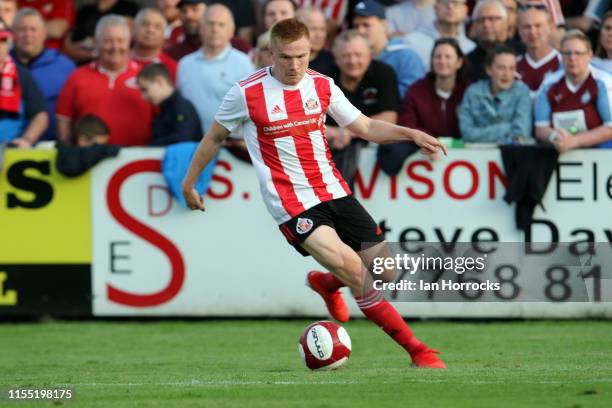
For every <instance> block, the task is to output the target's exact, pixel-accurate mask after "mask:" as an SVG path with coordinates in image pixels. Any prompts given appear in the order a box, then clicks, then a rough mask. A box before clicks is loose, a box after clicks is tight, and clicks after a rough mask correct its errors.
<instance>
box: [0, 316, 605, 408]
mask: <svg viewBox="0 0 612 408" xmlns="http://www.w3.org/2000/svg"><path fill="white" fill-rule="evenodd" d="M308 323H310V321H275V320H260V321H243V320H225V321H152V322H133V321H128V322H116V321H114V322H104V321H103V322H50V323H42V324H6V323H5V324H0V388H1V389H2V392H3V393H4V394H6V389H7V388H8V387H14V388H20V387H21V388H48V387H54V388H61V387H63V386H69V387H71V388H73V389H74V390H75V400H74V401H65V402H62V403H59V402H55V403H54V402H51V401H45V402H26V403H11V402H8V401H7V400H6V395H3V396H2V397H0V406H7V407H11V406H14V407H29V406H32V407H44V406H66V407H133V406H138V407H220V408H224V407H266V408H273V407H279V408H280V407H282V408H285V407H309V408H312V407H351V408H355V407H375V408H378V407H393V408H397V407H427V408H429V407H538V408H541V407H567V408H577V407H606V408H609V407H612V324H611V323H610V322H605V321H532V322H492V323H463V322H415V323H412V324H411V325H412V328H413V329H414V331H415V333H416V334H417V335H418V336H419V337H420V338H422V339H423V340H424V341H426V342H427V343H428V344H429V345H430V346H431V347H434V348H438V349H440V350H441V351H442V352H443V354H442V358H443V359H444V361H445V362H446V364H447V365H448V367H449V368H448V369H447V370H426V369H415V368H411V367H410V361H409V359H408V356H407V355H406V354H405V353H404V352H403V350H401V349H400V348H399V347H398V346H397V345H395V343H393V342H392V341H391V340H390V339H388V338H387V336H386V335H385V334H384V333H383V332H382V331H380V330H379V329H378V328H377V327H375V326H374V325H372V324H371V323H369V322H367V321H360V320H357V321H351V322H349V323H347V324H346V325H345V327H346V328H347V330H348V332H349V334H350V335H351V338H352V341H353V354H352V356H351V358H350V360H349V362H348V364H347V365H346V366H345V367H343V368H342V369H340V370H338V371H335V372H311V371H309V370H307V369H306V368H305V367H303V366H302V362H301V360H300V358H299V355H298V352H297V341H298V338H299V336H300V334H301V332H302V330H303V328H304V327H305V326H306V325H307V324H308Z"/></svg>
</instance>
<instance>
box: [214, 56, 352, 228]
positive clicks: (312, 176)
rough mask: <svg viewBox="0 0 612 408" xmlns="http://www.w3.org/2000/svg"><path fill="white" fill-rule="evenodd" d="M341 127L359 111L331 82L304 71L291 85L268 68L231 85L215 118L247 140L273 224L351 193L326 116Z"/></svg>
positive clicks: (280, 222) (313, 72)
mask: <svg viewBox="0 0 612 408" xmlns="http://www.w3.org/2000/svg"><path fill="white" fill-rule="evenodd" d="M327 113H329V114H330V115H331V116H332V118H334V120H335V121H336V122H337V123H338V124H339V125H340V126H346V125H348V124H350V123H352V122H353V121H355V120H356V119H357V117H358V116H359V115H360V114H361V112H360V111H359V110H358V109H357V108H355V107H354V106H353V105H352V104H351V103H350V102H349V101H348V99H346V97H345V96H344V94H343V93H342V91H341V90H340V89H339V88H338V86H336V84H335V83H334V82H333V80H332V79H331V78H329V77H327V76H325V75H322V74H319V73H318V72H315V71H312V70H307V71H306V74H305V75H304V78H302V80H301V81H300V82H299V83H298V84H297V85H295V86H290V85H285V84H283V83H281V82H279V81H278V80H277V79H276V78H274V77H273V76H272V74H271V71H270V67H268V68H264V69H261V70H259V71H257V72H255V73H254V74H252V75H251V76H249V77H247V78H246V79H244V80H243V81H240V82H238V83H237V84H235V85H234V86H233V87H232V88H231V89H230V90H229V92H228V93H227V94H226V95H225V98H224V99H223V102H222V103H221V106H220V107H219V110H218V111H217V114H216V115H215V120H216V121H217V122H218V123H219V124H220V125H222V126H223V127H225V128H226V129H228V130H229V131H230V132H233V133H241V134H242V135H243V136H244V139H245V141H246V145H247V148H248V150H249V154H250V156H251V160H252V162H253V166H254V167H255V171H256V173H257V177H258V179H259V186H260V189H261V193H262V197H263V199H264V202H265V203H266V206H267V207H268V211H269V212H270V214H272V216H273V217H274V219H275V220H276V222H277V223H279V224H282V223H283V222H285V221H287V220H289V219H291V218H293V217H295V216H297V215H299V214H301V213H302V212H304V211H306V210H307V209H309V208H311V207H314V206H315V205H317V204H319V203H322V202H325V201H329V200H332V199H336V198H341V197H344V196H346V195H349V194H351V191H350V189H349V187H348V185H347V184H346V181H344V179H343V178H342V176H341V175H340V172H339V171H338V170H337V169H336V166H335V165H334V162H333V160H332V158H331V153H330V150H329V146H328V145H327V140H326V139H325V115H326V114H327Z"/></svg>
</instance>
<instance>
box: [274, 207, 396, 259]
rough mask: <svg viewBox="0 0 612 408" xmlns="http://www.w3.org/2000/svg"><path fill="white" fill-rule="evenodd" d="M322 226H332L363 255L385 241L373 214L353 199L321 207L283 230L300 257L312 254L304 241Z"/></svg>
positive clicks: (309, 211)
mask: <svg viewBox="0 0 612 408" xmlns="http://www.w3.org/2000/svg"><path fill="white" fill-rule="evenodd" d="M321 225H328V226H330V227H332V228H333V229H334V230H336V233H337V234H338V236H339V237H340V239H341V240H342V242H344V243H345V244H346V245H348V246H349V247H351V248H352V249H353V250H355V251H356V252H359V251H361V250H363V249H366V248H367V247H368V243H370V245H369V246H372V245H373V244H374V243H379V242H382V241H384V239H385V238H384V237H383V233H382V230H381V229H380V227H379V226H378V224H376V222H374V220H373V219H372V217H371V216H370V214H368V212H367V211H366V209H365V208H363V206H362V205H361V204H360V203H359V201H357V199H355V197H353V196H347V197H342V198H338V199H336V200H331V201H326V202H324V203H321V204H318V205H316V206H314V207H312V208H309V209H308V210H306V211H304V212H303V213H301V214H300V215H298V216H296V217H294V218H292V219H290V220H289V221H287V222H285V223H283V224H281V225H279V228H280V230H281V232H282V233H283V235H284V236H285V238H287V241H288V242H289V244H291V245H292V246H293V247H294V248H295V249H296V250H297V251H298V252H299V253H300V254H302V255H304V256H308V255H310V254H309V253H308V252H306V250H304V248H302V246H301V245H300V244H301V243H302V242H304V241H305V240H306V238H308V237H309V236H310V234H312V232H313V231H314V230H315V229H317V228H318V227H320V226H321Z"/></svg>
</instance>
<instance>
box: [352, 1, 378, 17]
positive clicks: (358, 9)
mask: <svg viewBox="0 0 612 408" xmlns="http://www.w3.org/2000/svg"><path fill="white" fill-rule="evenodd" d="M353 14H355V15H356V16H364V17H378V18H380V19H381V20H384V19H385V8H384V7H383V6H382V5H381V4H380V3H379V2H377V1H375V0H362V1H360V2H359V3H357V4H356V5H355V8H353Z"/></svg>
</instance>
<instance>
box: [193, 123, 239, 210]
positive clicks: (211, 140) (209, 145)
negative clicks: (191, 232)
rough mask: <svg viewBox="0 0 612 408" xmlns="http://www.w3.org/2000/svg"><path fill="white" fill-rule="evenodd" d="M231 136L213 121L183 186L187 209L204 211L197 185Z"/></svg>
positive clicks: (194, 156)
mask: <svg viewBox="0 0 612 408" xmlns="http://www.w3.org/2000/svg"><path fill="white" fill-rule="evenodd" d="M229 135H230V132H229V130H227V129H226V128H224V127H223V126H221V125H220V124H219V123H218V122H217V121H213V123H212V125H211V126H210V129H208V132H207V133H206V136H204V138H203V139H202V141H201V142H200V144H199V146H198V148H197V150H196V152H195V154H194V155H193V158H192V159H191V164H190V165H189V170H188V171H187V174H186V175H185V178H184V179H183V184H182V190H183V197H184V198H185V203H187V207H189V208H190V209H192V210H202V211H204V200H203V198H202V197H201V196H200V194H198V191H197V190H196V189H195V183H196V181H197V180H198V177H200V173H202V170H204V167H206V165H208V163H209V162H210V161H211V160H212V159H213V158H214V157H215V156H216V155H217V153H218V152H219V149H220V148H221V145H222V144H223V142H224V141H225V139H227V137H228V136H229Z"/></svg>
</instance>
